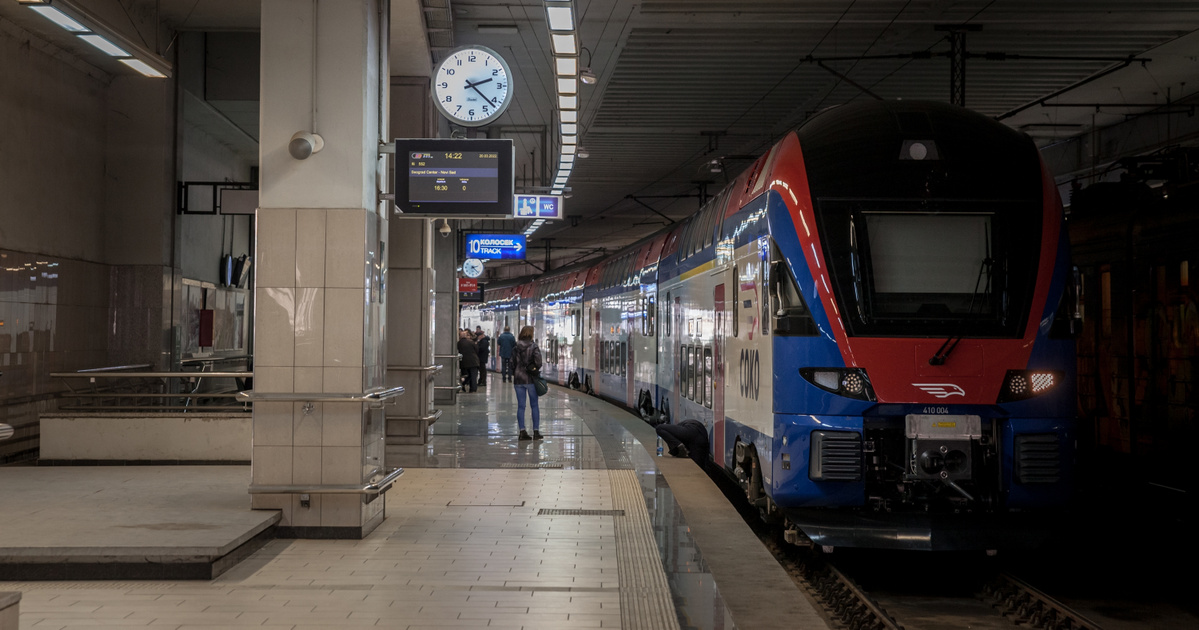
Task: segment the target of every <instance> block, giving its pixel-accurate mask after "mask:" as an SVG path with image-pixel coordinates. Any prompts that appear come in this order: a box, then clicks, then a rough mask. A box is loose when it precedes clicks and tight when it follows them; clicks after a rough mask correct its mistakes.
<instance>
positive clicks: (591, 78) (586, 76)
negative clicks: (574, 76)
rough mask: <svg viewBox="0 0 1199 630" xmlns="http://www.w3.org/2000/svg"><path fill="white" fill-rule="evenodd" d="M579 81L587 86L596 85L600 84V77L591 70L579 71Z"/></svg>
mask: <svg viewBox="0 0 1199 630" xmlns="http://www.w3.org/2000/svg"><path fill="white" fill-rule="evenodd" d="M579 80H580V81H582V82H583V83H585V84H587V85H595V84H596V83H599V77H597V76H595V73H594V72H592V71H591V68H583V69H582V70H580V71H579Z"/></svg>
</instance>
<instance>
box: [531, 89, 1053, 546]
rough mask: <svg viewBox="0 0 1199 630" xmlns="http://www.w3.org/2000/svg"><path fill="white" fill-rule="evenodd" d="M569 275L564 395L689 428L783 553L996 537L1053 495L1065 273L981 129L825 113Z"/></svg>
mask: <svg viewBox="0 0 1199 630" xmlns="http://www.w3.org/2000/svg"><path fill="white" fill-rule="evenodd" d="M571 273H573V274H575V277H578V274H579V273H580V272H579V271H574V272H571ZM583 277H584V278H585V281H584V282H583V283H582V286H581V291H580V292H579V301H578V302H572V304H578V305H580V306H581V316H582V330H581V331H580V335H579V336H580V337H581V338H582V340H583V343H581V344H578V345H572V346H571V347H570V350H569V352H570V353H578V354H576V355H574V356H573V357H572V358H571V361H573V362H572V363H570V365H574V366H577V367H575V368H574V369H575V370H576V375H577V379H578V382H579V383H580V384H582V386H583V387H584V388H589V389H590V390H592V391H594V393H595V394H596V395H599V396H601V397H603V398H607V399H609V400H612V401H614V402H616V403H619V404H622V405H625V406H628V407H631V408H635V409H637V410H639V411H640V412H641V413H642V415H643V416H644V417H646V418H647V419H652V420H655V421H659V420H660V421H669V422H677V421H681V420H685V419H696V420H700V421H701V422H703V423H704V424H705V425H706V426H707V427H708V430H709V436H710V443H711V446H712V453H711V455H712V460H713V462H714V464H715V465H716V466H718V467H719V468H720V469H722V470H724V471H725V472H727V473H729V474H730V475H732V476H734V477H735V478H736V479H737V480H738V481H739V482H740V483H741V485H742V487H743V488H744V490H745V492H746V494H747V496H748V497H749V499H750V500H751V502H753V503H755V504H756V505H758V506H759V507H761V508H762V509H763V511H764V512H765V513H766V514H768V515H770V516H773V517H776V518H778V519H780V520H782V521H784V522H785V523H786V525H787V527H788V538H789V539H791V540H794V541H807V540H810V541H811V542H812V543H814V544H816V545H821V546H825V547H838V546H851V547H882V548H901V549H926V550H934V549H996V548H1001V547H1012V546H1017V545H1022V544H1024V543H1028V542H1030V541H1032V540H1035V536H1031V535H1030V533H1031V532H1032V531H1033V530H1032V528H1033V526H1034V523H1033V522H1032V521H1033V520H1034V519H1029V518H1028V517H1029V515H1030V514H1031V515H1036V516H1037V517H1039V516H1040V515H1042V513H1043V511H1044V510H1052V509H1057V508H1061V507H1063V506H1064V505H1065V503H1066V502H1067V500H1068V499H1069V496H1070V490H1071V486H1072V483H1071V480H1072V469H1073V458H1074V454H1073V450H1074V441H1075V436H1074V432H1075V428H1074V422H1075V419H1074V413H1075V402H1076V397H1075V357H1074V341H1073V331H1074V329H1075V325H1076V321H1075V316H1076V313H1077V308H1076V300H1075V298H1074V295H1075V294H1074V292H1073V288H1074V282H1075V276H1074V274H1073V273H1072V269H1071V266H1070V259H1069V253H1068V241H1067V240H1066V235H1065V232H1064V230H1063V218H1062V210H1061V202H1060V200H1059V199H1058V196H1057V190H1056V187H1055V185H1054V182H1053V180H1052V178H1051V177H1050V175H1049V174H1048V173H1047V171H1046V170H1045V168H1044V167H1043V165H1042V163H1041V160H1040V156H1039V154H1038V151H1037V149H1036V146H1035V145H1034V144H1033V142H1032V141H1031V140H1030V139H1029V138H1028V137H1027V136H1024V135H1023V134H1020V133H1018V132H1016V131H1013V130H1011V129H1009V128H1007V127H1004V126H1003V125H1001V124H999V123H996V122H994V121H992V120H990V119H988V118H985V117H983V116H981V115H978V114H975V113H972V112H969V111H967V110H964V109H961V108H958V107H953V106H950V105H945V104H937V103H916V102H869V103H859V104H851V105H845V106H841V107H837V108H834V109H831V110H828V111H826V112H823V113H821V114H819V115H817V116H814V117H813V118H812V119H810V120H809V121H808V122H807V123H805V124H804V125H803V126H801V127H800V128H799V129H798V130H796V131H794V132H792V133H789V134H787V135H786V136H785V137H784V138H783V139H782V140H781V141H780V142H778V143H777V144H775V145H774V146H773V147H772V148H771V149H770V150H769V152H767V153H766V154H765V155H763V156H761V157H760V158H759V159H757V160H756V161H755V162H754V163H753V164H752V165H751V166H750V167H749V168H748V169H746V170H745V171H744V172H743V173H741V174H740V175H739V176H738V177H737V178H736V179H735V180H734V181H732V182H731V183H729V184H728V185H727V186H726V187H725V188H724V190H722V191H721V192H720V193H719V194H718V195H716V196H715V197H714V198H713V199H711V200H709V201H708V202H707V203H705V204H704V206H703V207H702V208H701V209H700V211H699V212H698V213H697V214H695V215H694V216H692V217H690V218H688V219H687V220H685V221H682V222H679V223H678V224H675V225H672V226H669V227H668V228H666V229H665V230H663V231H662V232H660V233H659V234H656V235H654V236H651V237H649V238H647V239H645V240H643V241H642V242H640V243H638V244H635V245H633V246H631V247H628V248H626V249H624V250H622V251H620V252H617V253H615V254H614V255H613V256H611V257H609V258H607V259H604V260H602V261H600V262H598V263H594V264H593V265H592V266H591V267H590V269H588V270H586V272H585V273H584V274H583ZM555 278H556V277H551V278H545V279H537V280H533V281H532V284H533V285H535V286H546V285H548V284H549V283H552V282H555V281H557V280H556V279H555ZM572 286H573V285H572ZM572 290H573V289H572ZM508 291H509V292H511V291H512V289H509V290H508ZM526 293H528V292H527V291H526ZM542 294H543V293H537V295H542ZM544 295H549V293H544ZM523 308H524V307H523V306H522V307H519V309H518V310H523ZM540 308H541V309H542V310H541V311H538V310H536V307H535V308H534V309H533V313H534V315H533V316H531V318H530V323H532V324H533V325H534V326H535V327H536V328H537V331H538V335H539V339H538V341H539V343H542V344H546V343H550V341H551V340H550V339H549V338H547V337H546V335H547V334H552V335H554V336H555V338H556V337H557V336H558V334H559V333H558V332H556V331H557V330H558V329H559V328H560V327H559V326H558V324H557V323H550V322H549V321H548V320H544V321H543V320H538V318H537V315H536V313H545V312H548V311H546V310H544V309H545V308H547V307H545V306H542V307H540ZM557 317H559V316H558V315H554V318H557ZM555 322H556V319H555ZM543 347H544V346H543ZM559 347H561V346H559ZM558 374H559V376H558V378H557V379H556V380H558V381H559V382H563V380H564V378H563V376H562V375H561V373H558ZM567 378H569V377H567ZM1038 520H1040V521H1041V522H1044V519H1038Z"/></svg>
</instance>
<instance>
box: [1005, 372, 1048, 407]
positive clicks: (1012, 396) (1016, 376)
mask: <svg viewBox="0 0 1199 630" xmlns="http://www.w3.org/2000/svg"><path fill="white" fill-rule="evenodd" d="M1062 377H1063V373H1062V372H1056V371H1049V370H1008V371H1007V376H1005V377H1004V379H1003V388H1002V389H1000V390H999V400H998V402H1001V403H1005V402H1015V401H1017V400H1026V399H1028V398H1032V397H1033V396H1040V395H1041V394H1044V393H1045V392H1048V391H1050V390H1052V389H1053V388H1054V387H1057V386H1058V384H1059V383H1061V382H1062Z"/></svg>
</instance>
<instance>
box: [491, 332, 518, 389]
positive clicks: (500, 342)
mask: <svg viewBox="0 0 1199 630" xmlns="http://www.w3.org/2000/svg"><path fill="white" fill-rule="evenodd" d="M495 345H496V347H498V348H499V350H500V376H501V377H502V378H503V380H505V381H510V380H512V349H513V348H515V347H516V337H515V336H513V335H512V329H511V328H509V327H507V326H504V332H502V333H500V336H499V337H497V338H496V340H495Z"/></svg>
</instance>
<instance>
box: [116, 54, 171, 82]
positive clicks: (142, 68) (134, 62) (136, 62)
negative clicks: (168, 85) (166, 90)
mask: <svg viewBox="0 0 1199 630" xmlns="http://www.w3.org/2000/svg"><path fill="white" fill-rule="evenodd" d="M121 63H123V64H125V65H127V66H129V67H130V68H133V69H134V70H137V71H138V72H140V73H142V74H143V75H145V76H148V77H153V78H155V79H165V78H167V75H165V74H163V73H161V72H159V71H157V70H155V69H154V68H151V67H150V64H148V63H146V62H144V61H142V60H141V59H122V60H121Z"/></svg>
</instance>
